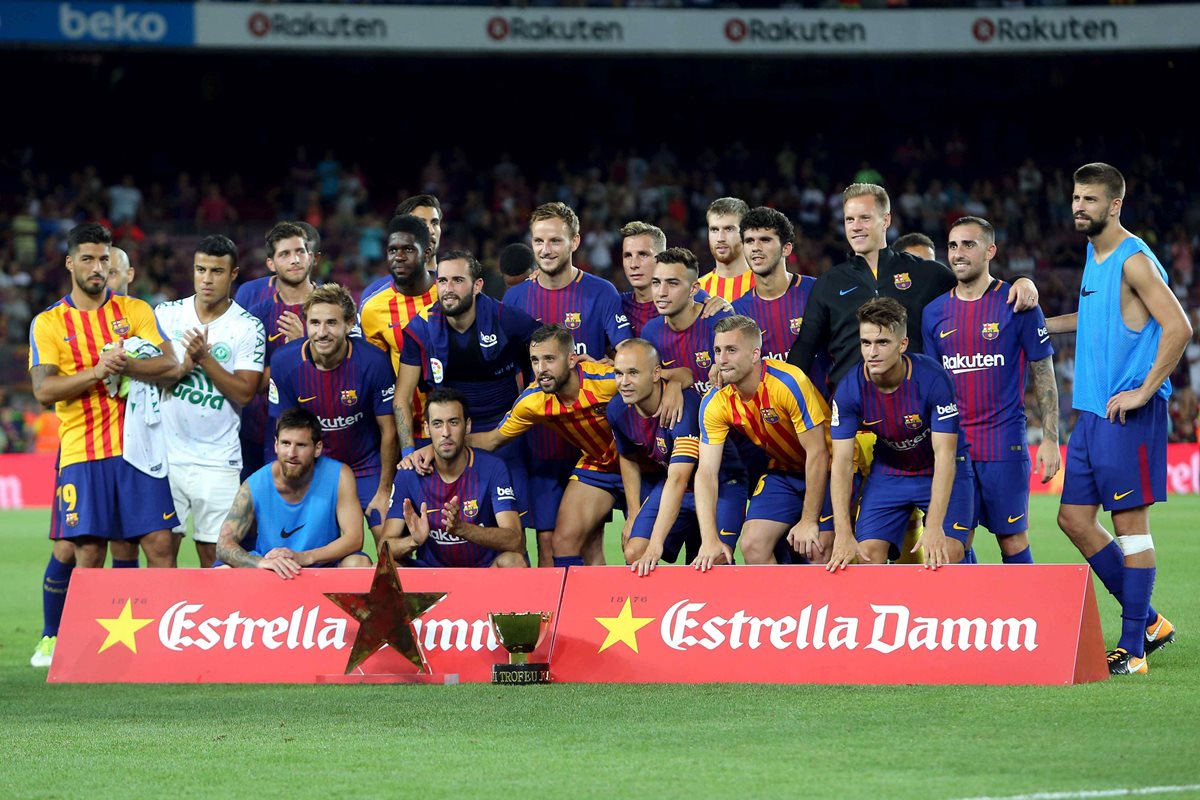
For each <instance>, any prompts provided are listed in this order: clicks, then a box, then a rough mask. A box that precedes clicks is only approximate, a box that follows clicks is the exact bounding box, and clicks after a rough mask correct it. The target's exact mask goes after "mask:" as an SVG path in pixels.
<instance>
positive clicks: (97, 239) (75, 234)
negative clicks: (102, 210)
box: [67, 222, 112, 255]
mask: <svg viewBox="0 0 1200 800" xmlns="http://www.w3.org/2000/svg"><path fill="white" fill-rule="evenodd" d="M81 244H106V245H108V246H110V247H111V246H112V231H110V230H109V229H108V228H106V227H104V226H103V225H100V224H98V223H95V222H85V223H83V224H82V225H76V226H75V227H74V228H71V232H70V233H68V234H67V252H68V253H70V254H71V255H75V253H76V252H77V251H78V250H79V245H81Z"/></svg>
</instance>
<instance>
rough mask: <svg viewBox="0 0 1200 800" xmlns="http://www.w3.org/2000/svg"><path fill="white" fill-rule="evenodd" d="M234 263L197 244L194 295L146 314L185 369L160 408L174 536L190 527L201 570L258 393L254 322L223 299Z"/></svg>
mask: <svg viewBox="0 0 1200 800" xmlns="http://www.w3.org/2000/svg"><path fill="white" fill-rule="evenodd" d="M237 257H238V252H237V246H236V245H234V243H233V242H232V241H230V240H229V239H228V238H226V237H224V236H219V235H214V236H206V237H205V238H204V239H201V240H200V243H199V244H197V245H196V256H195V260H194V262H193V275H194V278H195V288H196V293H195V294H194V295H192V296H191V297H187V298H184V299H182V300H172V301H170V302H167V303H162V304H161V305H159V306H158V308H156V309H155V310H154V313H155V316H156V317H157V318H158V324H159V326H160V327H161V328H162V329H163V330H164V331H171V341H172V343H173V344H174V346H175V348H176V354H177V356H178V358H179V360H180V361H181V362H183V365H184V370H185V374H184V377H183V379H182V380H180V381H179V383H177V384H175V385H174V386H173V387H171V389H170V390H169V391H168V395H169V397H167V399H166V400H165V401H164V402H163V420H164V423H165V426H166V433H167V463H168V465H169V466H168V471H167V477H168V478H169V479H170V482H171V494H172V496H173V497H174V500H175V511H176V514H177V519H178V525H177V526H176V527H175V529H174V532H175V533H177V534H179V535H180V536H181V537H182V536H183V535H184V534H185V533H186V531H187V528H186V526H187V523H188V520H189V519H190V520H191V523H192V535H193V537H194V538H195V540H196V552H197V554H198V555H199V556H200V566H201V567H211V566H212V563H213V561H214V560H215V559H216V550H217V534H218V533H220V530H221V523H222V522H224V520H225V515H226V514H228V513H229V509H230V507H231V506H232V505H233V499H234V497H235V496H236V495H237V491H238V487H239V486H240V485H241V479H240V477H239V476H240V473H241V469H242V451H241V445H240V444H239V442H238V430H239V428H240V426H241V410H242V406H244V405H245V404H246V403H248V402H250V398H252V397H253V396H254V393H255V391H256V389H257V388H258V383H259V379H260V377H261V375H262V371H263V361H264V356H265V352H266V338H265V336H264V333H263V325H262V322H260V321H259V320H258V318H257V317H254V316H253V315H251V314H250V313H249V312H247V311H246V310H245V309H243V308H242V307H241V306H239V305H238V304H237V303H235V302H234V301H233V300H232V299H231V297H230V289H231V287H232V286H233V282H234V280H235V279H236V278H237V274H238V267H237ZM179 541H180V540H179V539H177V540H176V548H177V549H178V543H179Z"/></svg>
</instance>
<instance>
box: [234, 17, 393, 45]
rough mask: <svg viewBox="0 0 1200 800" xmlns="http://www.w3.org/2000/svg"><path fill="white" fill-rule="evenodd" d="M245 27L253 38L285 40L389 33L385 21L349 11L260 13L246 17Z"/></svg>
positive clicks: (383, 36)
mask: <svg viewBox="0 0 1200 800" xmlns="http://www.w3.org/2000/svg"><path fill="white" fill-rule="evenodd" d="M246 27H247V28H248V29H249V31H250V35H251V36H253V37H254V38H256V39H262V38H263V37H266V36H273V37H279V38H288V39H308V38H315V39H386V38H387V35H388V30H387V23H386V22H385V21H384V20H382V19H380V18H379V17H356V16H351V15H350V14H336V15H324V14H319V13H313V12H308V13H305V14H295V15H289V14H284V13H282V12H276V13H274V14H263V13H262V12H259V13H256V14H251V15H250V16H249V17H248V18H247V19H246Z"/></svg>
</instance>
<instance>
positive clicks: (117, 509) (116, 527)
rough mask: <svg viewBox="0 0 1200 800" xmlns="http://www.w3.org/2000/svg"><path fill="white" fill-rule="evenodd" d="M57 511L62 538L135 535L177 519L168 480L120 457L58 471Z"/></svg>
mask: <svg viewBox="0 0 1200 800" xmlns="http://www.w3.org/2000/svg"><path fill="white" fill-rule="evenodd" d="M55 513H56V514H57V515H58V516H59V518H60V519H59V522H58V523H57V526H58V529H59V534H60V535H59V537H58V538H60V539H74V538H77V537H80V536H98V537H100V538H101V539H110V540H111V539H137V538H139V537H141V536H144V535H146V534H147V533H153V532H154V531H161V530H170V529H171V528H173V527H175V523H176V522H177V518H176V516H175V501H174V500H173V499H172V498H171V484H170V483H168V482H167V479H166V478H152V477H150V476H149V475H147V474H145V473H144V472H139V471H138V470H137V469H135V468H134V467H133V466H131V465H130V464H129V462H127V461H126V460H125V459H124V458H122V457H121V456H113V457H111V458H104V459H101V460H99V461H81V462H79V463H78V464H71V465H69V466H66V467H63V468H62V469H61V470H59V473H58V504H57V507H56V509H55Z"/></svg>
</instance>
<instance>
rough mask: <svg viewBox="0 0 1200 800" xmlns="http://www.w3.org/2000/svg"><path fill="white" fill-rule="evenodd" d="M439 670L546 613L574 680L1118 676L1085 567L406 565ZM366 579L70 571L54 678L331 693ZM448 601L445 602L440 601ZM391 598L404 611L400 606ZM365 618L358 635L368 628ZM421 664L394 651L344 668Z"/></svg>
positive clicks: (328, 574) (475, 659) (372, 671)
mask: <svg viewBox="0 0 1200 800" xmlns="http://www.w3.org/2000/svg"><path fill="white" fill-rule="evenodd" d="M399 574H400V580H401V581H402V584H403V588H404V590H405V591H406V592H421V593H431V595H426V596H425V597H426V599H427V600H431V601H436V602H434V603H433V605H432V606H431V607H430V608H429V609H428V610H426V611H424V612H423V613H420V614H418V615H415V616H414V618H413V620H412V622H411V625H412V628H411V629H410V630H411V634H412V637H413V639H415V641H416V642H417V644H418V645H419V647H420V650H421V654H422V656H423V659H424V661H425V662H426V663H427V665H428V670H427V673H426V674H430V675H432V676H454V682H457V681H463V682H478V681H487V680H490V679H491V674H492V673H491V667H492V665H493V664H497V663H507V662H508V653H507V652H506V651H505V649H504V648H503V647H502V646H501V645H500V644H499V643H498V642H497V639H496V637H495V634H494V632H493V630H492V627H491V626H490V624H489V621H488V614H489V613H497V612H549V613H550V615H551V616H550V625H549V629H548V635H547V636H546V637H545V639H544V640H543V641H542V643H541V644H540V645H539V646H538V648H537V650H536V651H535V652H534V653H533V654H532V655H531V656H530V660H531V661H533V662H549V664H550V677H551V680H552V681H554V682H562V683H575V682H579V683H702V682H731V683H854V684H896V683H920V684H1072V683H1082V682H1087V681H1096V680H1104V679H1106V678H1107V677H1108V670H1107V666H1106V664H1105V653H1104V640H1103V636H1102V633H1101V630H1100V624H1099V617H1098V613H1097V607H1096V597H1095V594H1094V590H1093V587H1092V581H1091V577H1090V575H1089V572H1088V568H1087V567H1086V566H1085V565H1032V566H1002V565H986V566H985V565H972V566H952V567H943V568H941V569H938V570H937V571H931V570H926V569H924V568H922V567H919V566H855V567H850V568H848V569H846V570H844V571H841V572H838V573H834V574H830V573H828V572H826V571H825V570H824V569H822V568H820V567H797V566H791V567H763V566H760V567H719V568H717V569H715V570H712V571H710V572H708V573H703V574H702V573H699V572H697V571H695V570H693V569H691V568H689V567H660V568H659V569H657V570H656V571H655V572H654V573H652V574H651V575H649V576H647V577H645V578H639V577H637V576H636V575H634V574H632V573H631V572H630V570H629V569H628V568H625V567H572V568H571V569H570V570H569V571H566V570H561V569H545V570H500V569H495V570H486V569H485V570H466V569H444V570H438V569H429V570H400V573H399ZM374 575H375V572H374V571H373V570H369V569H353V570H351V569H315V570H312V569H310V570H304V571H303V573H302V574H301V575H300V576H299V577H297V578H295V579H293V580H287V581H284V580H281V579H280V578H278V577H277V576H276V575H275V574H274V573H271V572H268V571H265V570H199V569H185V570H151V569H141V570H77V571H76V572H75V574H74V576H73V577H72V579H71V587H70V590H69V592H68V595H67V602H66V609H65V613H64V616H63V623H62V627H61V629H60V632H59V639H58V647H57V650H56V652H55V654H54V662H53V665H52V666H51V668H50V672H49V676H48V680H49V681H50V682H53V683H73V682H79V683H117V682H121V683H123V682H129V683H322V682H329V681H330V680H336V679H339V678H343V677H344V676H345V672H346V667H347V663H348V661H349V656H350V651H351V648H352V647H353V646H354V644H355V637H356V636H357V634H358V632H359V624H358V622H357V621H356V620H355V618H353V617H351V616H350V615H348V614H347V613H346V612H344V611H342V610H341V608H340V607H339V606H338V605H336V604H334V603H333V602H332V601H331V600H330V599H328V598H327V597H326V593H339V592H340V593H344V592H355V593H365V592H366V591H367V590H368V588H369V587H370V586H371V584H372V579H373V576H374ZM437 595H444V598H442V599H440V600H438V599H437ZM393 607H394V606H393ZM364 627H365V626H364ZM417 672H418V669H417V667H416V666H415V665H414V663H413V662H412V661H410V660H409V659H408V658H405V657H404V656H403V655H401V654H400V653H398V652H397V651H395V650H393V649H392V648H391V647H384V648H383V649H381V650H378V651H377V652H375V654H374V655H373V656H371V657H370V658H368V659H367V660H366V661H365V662H364V663H363V664H362V665H361V666H360V667H358V668H357V669H355V670H354V671H353V673H352V674H351V675H350V678H351V679H355V678H356V677H357V678H358V679H360V680H361V681H362V682H382V681H384V680H386V679H387V678H388V676H406V675H412V674H415V673H417Z"/></svg>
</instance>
